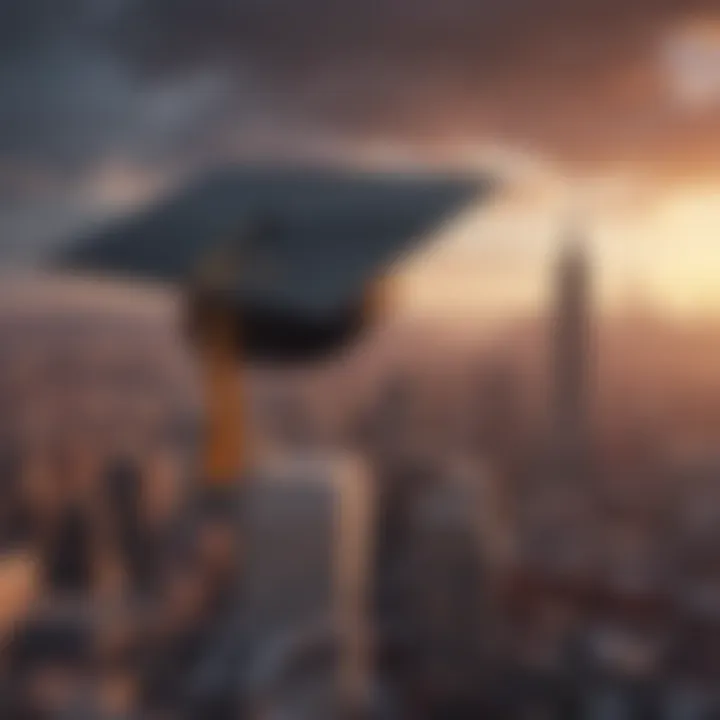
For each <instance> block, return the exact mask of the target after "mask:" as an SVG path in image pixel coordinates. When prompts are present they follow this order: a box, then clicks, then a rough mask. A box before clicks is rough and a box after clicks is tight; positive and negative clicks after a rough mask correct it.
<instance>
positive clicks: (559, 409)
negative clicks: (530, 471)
mask: <svg viewBox="0 0 720 720" xmlns="http://www.w3.org/2000/svg"><path fill="white" fill-rule="evenodd" d="M589 285H590V273H589V268H588V261H587V257H586V254H585V249H584V246H583V243H582V240H581V239H580V238H579V237H578V236H577V235H572V236H570V238H569V241H568V242H566V243H565V246H564V247H563V249H562V251H561V254H560V260H559V264H558V269H557V275H556V297H555V308H554V316H553V327H552V332H553V338H552V342H553V347H552V372H553V378H552V382H553V387H552V393H553V395H552V408H551V412H552V423H553V427H552V432H553V444H554V451H555V452H556V453H557V460H558V461H559V462H561V463H562V464H563V465H564V466H566V467H567V466H568V465H570V466H574V467H577V464H578V463H583V462H584V461H585V459H586V453H587V450H588V441H589V438H588V434H589V412H590V408H589V373H590V339H591V338H590V287H589Z"/></svg>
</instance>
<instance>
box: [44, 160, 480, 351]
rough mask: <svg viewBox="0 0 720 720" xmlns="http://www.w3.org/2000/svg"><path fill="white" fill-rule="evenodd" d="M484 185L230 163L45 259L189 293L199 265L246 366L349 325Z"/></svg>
mask: <svg viewBox="0 0 720 720" xmlns="http://www.w3.org/2000/svg"><path fill="white" fill-rule="evenodd" d="M489 186H490V184H489V182H488V180H487V179H486V178H483V177H477V176H471V175H462V176H458V175H453V176H451V175H439V174H420V173H418V174H412V173H410V174H397V173H394V174H389V173H365V172H351V171H340V170H329V169H319V168H302V167H272V166H267V167H236V168H231V169H228V170H224V171H221V172H217V173H215V174H214V175H211V176H209V177H206V178H205V179H204V180H202V181H200V182H197V183H195V184H193V185H191V186H190V187H189V188H187V189H186V190H184V191H182V192H180V193H179V194H177V195H175V196H173V197H170V198H169V199H167V200H165V201H162V202H160V203H159V204H157V205H155V206H152V207H150V208H149V209H147V210H145V211H143V212H141V213H140V214H139V215H138V216H136V217H132V218H130V219H126V220H123V221H121V222H119V223H117V224H115V225H114V226H113V227H110V228H109V229H106V230H104V231H101V232H99V233H97V234H95V235H93V236H91V237H89V238H86V239H85V240H84V241H81V242H79V243H74V244H71V245H70V246H66V247H64V248H62V250H61V252H60V254H59V256H58V257H57V258H56V259H55V260H56V264H57V265H60V266H62V267H64V268H68V269H73V270H78V271H90V272H93V273H100V274H108V275H112V276H115V277H120V278H122V277H127V278H140V279H143V278H145V279H150V280H156V281H164V282H169V283H172V284H185V283H187V284H188V285H189V286H190V287H192V285H193V282H194V281H195V280H196V279H197V276H198V272H199V271H200V270H202V271H203V273H204V276H205V277H204V282H205V283H206V284H207V279H208V276H210V279H211V282H212V283H214V285H215V290H216V291H220V290H221V293H220V294H221V296H222V302H223V303H224V304H225V306H226V307H229V308H231V309H232V310H233V312H235V313H236V314H237V315H238V318H239V321H240V326H241V328H242V335H243V353H244V355H245V356H246V357H247V358H248V359H250V360H253V359H269V360H283V359H292V358H294V357H295V356H301V357H302V356H305V355H308V354H316V353H322V352H324V351H326V350H328V349H331V348H333V347H335V346H336V345H338V344H340V342H341V341H342V340H344V339H345V337H346V336H349V335H352V334H353V333H354V332H355V331H356V330H357V329H359V328H360V327H361V326H362V325H363V323H364V320H365V301H366V297H367V293H368V289H369V288H370V287H371V286H372V284H373V282H374V280H375V279H376V278H378V276H382V275H383V274H384V273H385V272H386V270H387V267H388V266H389V265H391V264H392V263H393V262H395V261H397V260H398V259H399V258H400V257H401V256H402V255H403V254H404V253H406V252H407V251H409V250H411V249H412V248H413V245H414V244H415V243H416V242H418V241H419V240H420V239H422V238H423V237H425V236H427V234H428V233H429V232H431V231H432V230H435V229H437V228H438V226H439V225H440V224H441V223H442V222H443V221H444V220H446V219H448V218H449V217H451V216H452V215H454V214H455V213H457V212H459V211H460V210H461V209H463V207H465V206H467V205H469V204H470V203H472V202H473V201H476V200H478V199H480V198H482V197H483V196H484V195H485V194H486V193H487V191H488V190H489ZM215 297H216V299H217V297H218V293H216V295H215Z"/></svg>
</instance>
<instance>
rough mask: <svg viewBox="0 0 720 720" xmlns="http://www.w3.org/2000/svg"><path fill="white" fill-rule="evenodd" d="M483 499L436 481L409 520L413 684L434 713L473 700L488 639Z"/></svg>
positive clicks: (470, 489)
mask: <svg viewBox="0 0 720 720" xmlns="http://www.w3.org/2000/svg"><path fill="white" fill-rule="evenodd" d="M479 500H480V498H479V495H478V493H477V487H476V486H474V485H473V484H472V483H468V482H464V481H463V480H450V481H446V482H441V481H438V482H436V483H432V484H427V485H425V486H424V487H422V488H421V489H419V490H418V493H417V495H416V498H415V502H414V504H413V508H412V511H411V516H410V518H409V538H410V541H409V544H408V553H407V562H406V565H405V573H406V574H405V578H404V579H405V584H406V587H407V591H408V594H407V598H408V606H407V614H406V618H407V622H408V623H409V627H410V629H411V633H412V636H413V646H414V664H415V666H414V682H413V685H414V687H415V688H416V691H417V693H418V694H420V695H422V696H423V698H424V701H425V702H426V703H427V705H428V706H430V707H432V708H435V709H436V710H437V709H438V708H442V707H448V708H455V707H457V706H458V705H462V704H464V703H465V704H470V703H472V701H473V698H474V696H475V694H476V693H477V691H478V685H477V680H478V677H481V672H482V669H483V667H484V666H483V661H484V660H485V658H486V652H487V645H488V643H489V642H490V637H489V633H488V632H487V631H488V629H489V628H490V627H491V623H490V622H489V617H488V616H489V602H488V593H487V579H486V572H485V567H486V561H485V557H484V547H483V537H482V534H481V532H480V527H479V525H480V516H479V507H478V503H479Z"/></svg>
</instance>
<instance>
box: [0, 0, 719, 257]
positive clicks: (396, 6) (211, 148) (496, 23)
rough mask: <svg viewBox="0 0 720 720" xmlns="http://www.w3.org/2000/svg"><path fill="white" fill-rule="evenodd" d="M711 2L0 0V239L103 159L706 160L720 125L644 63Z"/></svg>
mask: <svg viewBox="0 0 720 720" xmlns="http://www.w3.org/2000/svg"><path fill="white" fill-rule="evenodd" d="M715 4H716V0H474V1H473V0H383V1H382V2H370V1H369V0H0V98H1V99H2V100H1V102H0V244H5V245H7V243H8V242H11V241H12V242H14V243H15V244H16V245H23V244H24V243H26V242H29V239H30V238H32V237H37V235H38V233H37V230H36V227H37V224H38V222H39V221H38V217H39V215H38V213H37V208H40V207H42V208H43V212H45V213H46V214H47V216H48V217H47V218H46V219H45V225H46V226H47V231H48V232H47V233H46V234H50V232H51V230H52V226H53V220H52V218H60V217H61V216H63V217H67V218H71V219H72V218H76V217H80V216H83V214H84V212H86V207H88V206H92V205H93V202H95V201H94V199H93V198H92V197H91V196H92V192H89V190H92V178H93V176H94V174H95V173H97V172H98V171H99V170H102V169H103V168H106V167H107V166H108V165H112V164H113V163H118V162H120V163H124V164H126V165H131V166H133V167H135V168H138V169H140V170H142V168H149V169H151V170H152V172H155V173H157V172H166V173H167V174H168V175H173V174H174V175H177V174H178V173H182V172H186V171H187V172H190V171H193V170H195V169H198V168H200V167H201V166H202V165H203V164H207V163H211V162H215V161H217V160H219V159H223V158H226V157H228V156H233V155H237V154H242V153H243V152H247V151H250V150H254V151H256V152H262V150H263V148H266V149H269V150H271V151H275V152H289V151H291V150H292V149H293V148H305V145H306V144H307V143H308V142H309V141H310V140H312V138H313V137H315V138H318V137H319V138H324V137H329V136H331V137H338V138H341V139H344V140H347V141H348V142H349V143H352V142H353V141H355V140H363V139H365V138H375V137H379V138H382V139H383V140H392V139H394V138H395V139H400V140H402V141H404V142H408V143H410V144H412V143H416V144H418V145H419V146H422V147H423V148H428V147H432V146H433V145H434V144H438V145H444V144H445V143H447V142H449V141H453V140H454V139H458V140H466V141H468V140H473V139H474V140H478V139H479V140H482V139H485V138H490V139H497V140H500V141H502V142H505V143H508V144H511V145H512V144H519V145H520V146H521V147H522V146H527V147H529V148H531V149H534V150H538V151H540V152H543V153H545V154H548V155H553V156H557V157H559V158H560V159H563V160H569V161H578V162H581V163H585V164H595V163H598V162H605V161H607V160H614V161H617V160H620V161H623V160H641V161H644V162H647V161H648V159H650V160H654V159H656V158H658V157H661V156H663V157H664V156H667V157H668V158H669V159H671V160H672V159H673V158H676V157H681V156H682V157H685V158H687V157H688V156H689V157H694V156H697V157H698V158H699V159H703V158H707V157H709V156H711V155H712V154H713V153H712V149H713V148H714V149H715V150H718V149H720V148H719V147H718V131H717V127H718V126H720V124H717V123H716V122H715V121H716V120H717V118H716V117H714V118H704V119H703V120H702V121H699V120H696V121H693V122H688V121H687V120H686V119H683V118H680V117H678V116H677V115H676V114H675V113H674V112H673V111H672V109H668V107H667V106H666V100H665V99H664V98H663V97H662V92H661V90H660V89H659V87H658V80H657V78H656V77H655V75H656V73H655V65H656V50H657V41H658V34H659V32H660V31H661V30H662V29H663V28H665V27H668V26H670V25H672V24H673V23H674V22H677V21H678V20H680V19H682V18H684V17H687V16H691V15H693V14H697V13H699V14H703V13H709V12H710V11H711V10H712V9H713V8H712V7H711V6H712V5H715ZM715 156H717V152H716V153H715ZM40 224H42V223H40ZM18 228H35V229H34V230H33V231H32V232H31V231H30V230H28V231H26V232H20V231H19V230H18ZM33 233H34V234H33Z"/></svg>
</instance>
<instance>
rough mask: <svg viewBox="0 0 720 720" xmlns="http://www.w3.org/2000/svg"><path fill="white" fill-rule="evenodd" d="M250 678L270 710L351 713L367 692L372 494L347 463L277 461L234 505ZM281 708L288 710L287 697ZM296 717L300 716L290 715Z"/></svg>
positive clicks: (360, 472)
mask: <svg viewBox="0 0 720 720" xmlns="http://www.w3.org/2000/svg"><path fill="white" fill-rule="evenodd" d="M241 522H242V527H243V538H244V540H243V542H244V547H243V548H242V549H241V557H242V563H243V572H242V576H243V588H242V600H241V603H242V614H243V617H244V626H245V628H246V629H247V631H248V632H249V664H250V672H251V674H253V676H255V677H256V678H257V680H256V686H257V687H258V688H263V690H262V692H263V693H264V694H266V695H267V696H269V697H270V698H271V701H272V703H276V702H280V703H282V702H286V701H285V700H283V696H284V694H285V695H287V694H292V695H293V698H294V699H293V700H292V703H291V704H292V705H293V706H298V711H299V706H303V705H304V706H306V707H307V709H308V712H311V707H312V708H314V710H312V712H316V713H318V715H316V717H323V715H322V711H321V710H320V709H319V705H323V704H324V705H328V704H329V705H332V706H333V707H336V706H337V704H340V705H342V706H347V705H348V704H349V705H353V704H355V703H357V702H358V701H360V700H361V699H362V698H363V696H364V694H365V693H366V692H367V684H368V640H369V633H370V628H369V624H368V617H367V612H368V596H369V593H370V560H371V552H370V551H371V540H372V522H373V491H372V487H371V483H370V479H369V478H368V476H367V472H366V471H365V470H364V469H363V467H362V465H361V464H360V463H359V462H357V461H355V460H351V459H349V458H329V457H310V458H304V459H300V458H294V459H292V460H288V461H277V462H275V463H274V464H271V466H270V467H267V468H265V469H264V470H263V471H261V472H260V473H258V474H257V476H256V477H255V478H254V479H253V480H252V481H250V483H249V484H248V485H247V487H246V489H245V491H244V494H243V501H242V520H241ZM287 702H290V700H289V696H288V700H287ZM295 716H296V717H300V716H301V715H295Z"/></svg>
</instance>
